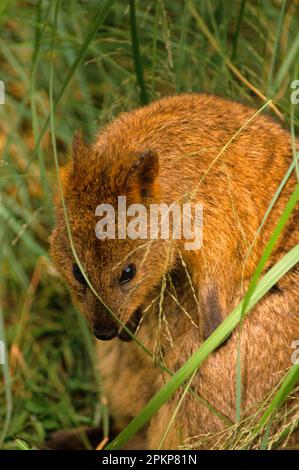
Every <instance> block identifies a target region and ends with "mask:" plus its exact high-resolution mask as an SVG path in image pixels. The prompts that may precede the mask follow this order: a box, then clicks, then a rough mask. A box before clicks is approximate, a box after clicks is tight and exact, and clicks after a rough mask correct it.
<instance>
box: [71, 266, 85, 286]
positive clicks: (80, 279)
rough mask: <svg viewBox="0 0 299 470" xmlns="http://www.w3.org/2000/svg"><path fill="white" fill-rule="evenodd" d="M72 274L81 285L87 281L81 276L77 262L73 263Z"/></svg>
mask: <svg viewBox="0 0 299 470" xmlns="http://www.w3.org/2000/svg"><path fill="white" fill-rule="evenodd" d="M73 276H74V278H75V279H76V281H78V282H80V284H82V285H83V286H87V282H86V280H85V277H84V276H83V274H82V272H81V270H80V268H79V266H78V265H77V263H74V264H73Z"/></svg>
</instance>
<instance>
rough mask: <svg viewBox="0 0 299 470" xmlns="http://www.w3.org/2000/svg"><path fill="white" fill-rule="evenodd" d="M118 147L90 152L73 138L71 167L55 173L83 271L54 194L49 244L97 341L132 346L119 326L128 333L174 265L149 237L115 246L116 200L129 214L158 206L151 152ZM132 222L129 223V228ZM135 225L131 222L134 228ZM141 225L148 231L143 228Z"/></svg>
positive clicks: (163, 243)
mask: <svg viewBox="0 0 299 470" xmlns="http://www.w3.org/2000/svg"><path fill="white" fill-rule="evenodd" d="M120 147H122V146H119V145H118V143H117V142H114V143H113V145H112V144H111V143H109V144H106V143H105V142H104V143H103V145H102V144H101V143H97V144H96V145H91V146H88V145H86V144H85V143H84V142H83V140H82V137H81V134H80V133H78V134H76V136H75V139H74V144H73V155H72V162H71V163H70V164H68V165H67V166H66V167H64V168H63V169H62V170H61V181H62V187H63V194H64V201H65V207H66V212H67V217H68V221H69V228H70V233H71V238H72V242H73V247H74V249H75V251H76V253H77V256H78V258H79V260H80V264H81V266H82V268H83V269H80V267H79V265H78V263H77V261H76V259H75V257H74V254H73V251H72V248H71V242H70V238H69V234H68V230H67V225H66V221H65V214H64V210H63V205H62V202H61V196H60V194H59V193H58V194H57V196H56V201H55V206H56V221H57V223H56V227H55V228H54V230H53V233H52V236H51V253H52V257H53V260H54V262H55V265H56V267H57V268H58V270H59V272H60V273H61V274H62V275H63V277H64V279H65V280H66V282H67V284H68V286H69V288H70V290H71V293H72V296H73V299H74V302H75V303H76V304H77V306H79V308H80V310H81V311H82V312H83V313H84V314H85V315H86V317H87V319H88V320H89V322H90V323H91V326H92V328H93V330H94V334H95V336H96V337H97V338H99V339H102V340H109V339H112V338H114V337H115V336H117V335H118V336H119V337H120V339H123V340H128V339H130V336H129V335H128V334H127V333H126V332H125V330H124V329H123V328H122V327H121V325H120V323H119V322H118V321H117V319H119V320H120V321H121V322H122V324H125V325H126V326H127V327H128V328H129V329H130V331H132V333H134V330H135V329H136V327H137V326H138V322H139V320H140V315H141V312H142V310H143V309H144V308H145V307H146V305H147V304H148V303H149V302H150V297H151V296H152V293H153V291H154V289H155V287H156V286H157V285H158V284H159V282H160V281H161V279H162V278H163V275H164V273H165V272H166V271H168V270H169V269H170V267H171V264H172V255H171V249H170V242H169V241H167V240H161V239H151V238H150V237H149V230H147V233H146V238H144V239H141V238H137V239H135V240H134V239H132V238H130V236H126V235H124V234H120V237H123V238H119V227H120V226H121V227H123V224H121V223H119V222H120V221H119V216H121V215H124V214H123V212H122V209H120V208H119V201H120V200H119V197H120V196H122V197H124V196H125V197H126V207H127V208H128V207H130V206H131V204H142V205H143V206H142V207H145V208H147V209H148V208H149V206H150V204H152V203H158V202H159V200H160V184H159V158H158V154H157V153H156V152H155V150H149V149H138V150H135V149H131V148H130V147H129V146H128V148H126V149H124V148H123V147H122V148H120ZM121 201H122V202H124V199H123V198H122V199H121ZM103 204H105V206H103ZM106 205H107V206H106ZM136 207H137V208H138V206H135V208H136ZM140 207H141V206H140ZM105 208H107V211H106V212H105ZM113 210H114V213H115V217H114V216H113ZM133 212H134V207H133ZM96 214H97V215H96ZM101 216H102V217H101ZM147 219H149V216H148V217H147ZM104 220H106V222H105V223H104ZM130 220H132V219H130V217H128V218H127V222H130ZM143 221H144V219H143ZM136 222H137V220H136V218H135V222H132V223H133V224H134V223H136ZM146 223H147V224H148V225H149V220H147V222H146ZM113 227H114V231H115V238H113ZM126 227H127V229H129V226H128V225H126ZM131 228H132V226H131ZM101 229H102V232H101ZM109 230H110V232H109V237H111V234H112V238H108V237H107V238H105V239H104V237H105V235H103V233H104V232H105V231H109ZM133 231H134V230H133ZM152 238H155V237H152ZM83 272H84V273H85V276H86V277H87V278H88V280H89V282H90V284H91V285H92V287H93V289H94V290H95V291H96V293H97V294H98V297H97V296H96V295H95V293H94V292H93V291H92V289H91V288H90V286H89V285H88V282H87V281H86V277H85V276H84V274H83ZM111 312H113V313H114V315H115V317H114V316H113V315H112V313H111Z"/></svg>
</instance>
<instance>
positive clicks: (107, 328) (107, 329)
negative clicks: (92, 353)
mask: <svg viewBox="0 0 299 470" xmlns="http://www.w3.org/2000/svg"><path fill="white" fill-rule="evenodd" d="M93 334H94V335H95V337H96V338H97V339H101V340H102V341H108V340H109V339H113V338H115V336H116V335H117V326H116V325H115V324H114V323H110V322H109V323H107V322H105V323H103V322H101V321H99V320H95V321H94V323H93Z"/></svg>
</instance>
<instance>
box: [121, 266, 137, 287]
mask: <svg viewBox="0 0 299 470" xmlns="http://www.w3.org/2000/svg"><path fill="white" fill-rule="evenodd" d="M135 274H136V266H135V264H133V263H131V264H128V266H126V267H125V269H124V270H123V272H122V273H121V276H120V279H119V283H120V284H125V283H126V282H129V281H131V280H132V279H133V277H134V276H135Z"/></svg>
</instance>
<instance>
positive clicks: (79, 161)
mask: <svg viewBox="0 0 299 470" xmlns="http://www.w3.org/2000/svg"><path fill="white" fill-rule="evenodd" d="M89 154H90V147H89V146H88V145H87V144H86V143H85V142H84V139H83V134H82V131H81V130H78V131H76V132H75V134H74V139H73V150H72V156H73V170H74V175H76V174H77V173H78V172H80V170H81V169H82V168H86V157H88V156H89Z"/></svg>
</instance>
